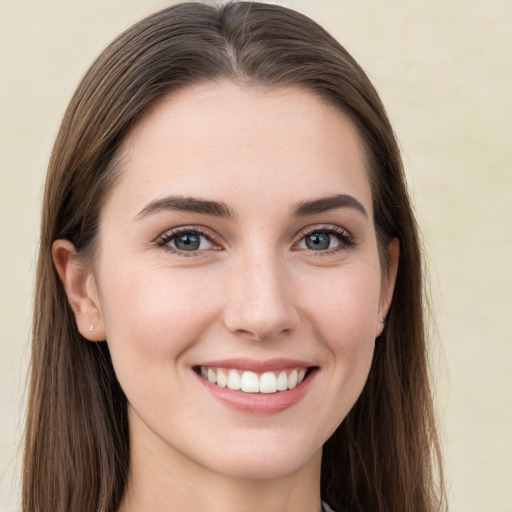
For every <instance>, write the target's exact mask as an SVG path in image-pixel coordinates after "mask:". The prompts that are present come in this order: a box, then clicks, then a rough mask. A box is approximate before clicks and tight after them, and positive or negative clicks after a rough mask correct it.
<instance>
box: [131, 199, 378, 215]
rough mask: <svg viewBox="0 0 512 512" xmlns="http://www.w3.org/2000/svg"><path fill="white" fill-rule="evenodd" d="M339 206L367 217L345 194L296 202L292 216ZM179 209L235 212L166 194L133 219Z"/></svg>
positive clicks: (204, 201) (215, 203)
mask: <svg viewBox="0 0 512 512" xmlns="http://www.w3.org/2000/svg"><path fill="white" fill-rule="evenodd" d="M340 208H351V209H354V210H356V211H358V212H359V213H361V214H362V215H363V216H364V217H365V218H368V213H367V211H366V210H365V208H364V206H363V205H362V204H361V203H360V202H359V201H358V200H357V199H356V198H355V197H353V196H350V195H347V194H335V195H332V196H327V197H321V198H319V199H313V200H311V201H303V202H300V203H297V204H296V205H295V206H294V207H293V210H292V214H291V216H292V217H305V216H307V215H315V214H318V213H323V212H327V211H329V210H337V209H340ZM169 210H170V211H180V212H193V213H202V214H204V215H212V216H214V217H224V218H228V219H230V218H234V217H236V214H235V212H234V211H233V210H232V209H231V208H229V206H228V205H227V204H226V203H223V202H222V201H209V200H207V199H200V198H198V197H187V196H166V197H162V198H159V199H155V200H154V201H151V202H150V203H148V204H147V205H146V206H145V207H144V208H143V209H142V210H141V211H140V212H139V213H138V214H137V215H136V216H135V220H140V219H142V218H144V217H147V216H148V215H151V214H153V213H158V212H163V211H169Z"/></svg>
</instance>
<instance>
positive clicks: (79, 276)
mask: <svg viewBox="0 0 512 512" xmlns="http://www.w3.org/2000/svg"><path fill="white" fill-rule="evenodd" d="M52 256H53V263H54V265H55V268H56V269H57V272H58V274H59V277H60V280H61V281H62V284H63V286H64V290H65V291H66V295H67V297H68V301H69V304H70V306H71V309H72V310H73V311H74V313H75V319H76V325H77V327H78V330H79V332H80V334H81V335H82V336H83V337H84V338H86V339H88V340H89V341H104V340H105V338H106V336H105V326H104V323H103V315H102V313H101V305H100V301H99V296H98V290H97V287H96V281H95V279H94V274H93V273H92V270H90V269H89V268H88V267H87V266H85V265H84V264H83V261H81V260H80V258H79V257H78V255H77V254H76V250H75V247H74V245H73V244H72V243H71V242H69V241H68V240H56V241H55V242H54V243H53V246H52Z"/></svg>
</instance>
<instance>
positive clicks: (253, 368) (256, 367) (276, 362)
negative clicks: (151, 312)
mask: <svg viewBox="0 0 512 512" xmlns="http://www.w3.org/2000/svg"><path fill="white" fill-rule="evenodd" d="M197 366H206V367H209V368H233V369H235V370H242V371H250V372H255V373H264V372H277V371H279V370H286V369H288V368H310V367H312V366H315V365H313V364H311V363H308V362H306V361H300V360H298V359H286V358H279V359H268V360H266V361H257V360H254V359H244V358H236V359H222V360H218V361H205V362H203V363H200V364H199V365H197Z"/></svg>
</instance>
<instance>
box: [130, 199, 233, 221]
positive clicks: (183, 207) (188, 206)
mask: <svg viewBox="0 0 512 512" xmlns="http://www.w3.org/2000/svg"><path fill="white" fill-rule="evenodd" d="M169 210H171V211H179V212H194V213H203V214H205V215H213V216H215V217H227V218H232V217H235V213H234V211H233V210H231V209H230V208H229V206H227V205H226V204H225V203H223V202H220V201H208V200H206V199H200V198H197V197H184V196H166V197H163V198H160V199H155V200H154V201H151V202H150V203H148V204H147V205H146V206H145V207H144V208H143V209H142V210H141V211H140V212H139V213H138V214H137V215H136V216H135V220H140V219H142V218H144V217H147V216H148V215H151V214H152V213H158V212H162V211H169Z"/></svg>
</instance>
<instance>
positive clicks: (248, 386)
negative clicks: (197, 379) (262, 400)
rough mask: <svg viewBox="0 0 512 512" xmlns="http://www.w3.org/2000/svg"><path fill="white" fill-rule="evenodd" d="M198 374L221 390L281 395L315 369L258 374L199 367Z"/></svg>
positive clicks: (296, 369) (231, 369)
mask: <svg viewBox="0 0 512 512" xmlns="http://www.w3.org/2000/svg"><path fill="white" fill-rule="evenodd" d="M195 370H196V372H197V373H198V374H199V375H200V376H201V377H202V378H203V379H205V380H207V381H209V382H210V383H212V384H215V385H216V386H218V387H220V388H227V389H231V390H233V391H242V392H243V393H264V394H271V393H279V392H282V391H288V390H290V389H294V388H295V387H297V386H298V385H299V384H300V383H301V382H302V381H303V380H304V379H306V378H307V377H308V375H309V373H310V372H311V370H313V368H289V369H286V370H281V371H275V372H263V373H257V372H252V371H247V370H246V371H242V370H236V369H233V368H216V367H209V366H199V367H196V368H195Z"/></svg>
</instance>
